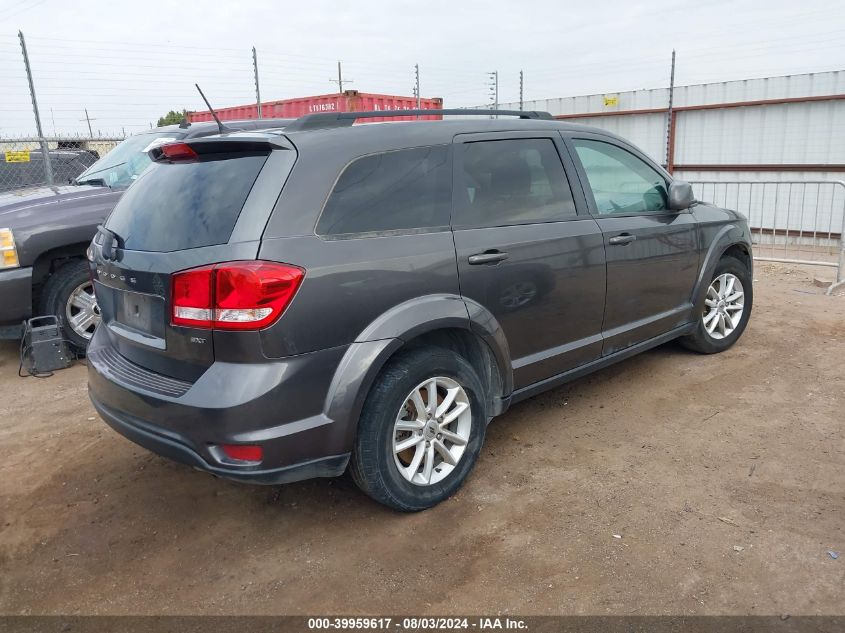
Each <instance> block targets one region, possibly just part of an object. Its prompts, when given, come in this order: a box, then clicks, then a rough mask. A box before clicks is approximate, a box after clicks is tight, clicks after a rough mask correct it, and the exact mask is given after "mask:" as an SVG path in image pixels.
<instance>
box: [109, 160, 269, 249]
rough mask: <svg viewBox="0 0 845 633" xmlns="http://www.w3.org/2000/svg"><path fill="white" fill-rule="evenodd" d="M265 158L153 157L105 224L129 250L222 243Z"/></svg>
mask: <svg viewBox="0 0 845 633" xmlns="http://www.w3.org/2000/svg"><path fill="white" fill-rule="evenodd" d="M266 160H267V156H266V155H261V156H243V157H238V158H229V159H227V160H204V161H202V162H192V163H172V164H171V163H154V164H153V165H151V166H150V168H149V169H147V170H146V171H145V172H144V173H143V174H141V176H139V177H138V180H136V181H135V183H134V184H133V185H132V186H131V187H129V189H127V190H126V193H125V194H124V196H123V197H122V198H121V199H120V202H119V203H118V204H117V206H116V207H115V209H114V211H113V212H112V214H111V216H109V219H108V222H106V226H107V228H109V229H110V230H112V231H114V232H115V233H116V234H117V235H118V236H119V237H120V238H121V240H122V241H123V244H124V247H125V248H126V249H128V250H133V251H155V252H169V251H177V250H182V249H186V248H198V247H200V246H214V245H217V244H225V243H226V242H228V241H229V237H231V235H232V230H233V229H234V228H235V222H237V220H238V215H240V212H241V209H242V208H243V206H244V202H245V201H246V198H247V196H248V195H249V192H250V190H251V189H252V185H253V184H254V183H255V179H256V178H257V177H258V173H259V172H260V171H261V167H262V166H263V165H264V162H265V161H266Z"/></svg>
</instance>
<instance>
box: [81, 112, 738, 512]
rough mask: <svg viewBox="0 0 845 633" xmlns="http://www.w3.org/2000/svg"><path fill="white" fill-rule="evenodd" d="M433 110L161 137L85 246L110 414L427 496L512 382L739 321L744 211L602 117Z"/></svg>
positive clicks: (448, 487)
mask: <svg viewBox="0 0 845 633" xmlns="http://www.w3.org/2000/svg"><path fill="white" fill-rule="evenodd" d="M409 114H410V115H414V114H415V111H411V112H402V113H401V115H402V116H407V115H409ZM443 114H444V115H460V118H453V119H449V120H442V121H412V122H396V123H377V124H376V123H373V124H367V125H352V123H353V122H354V121H355V120H356V119H367V118H370V117H376V116H378V117H384V116H386V115H385V112H375V113H354V114H318V115H310V116H306V117H303V118H301V119H298V120H296V121H294V122H293V123H291V124H290V125H289V126H288V127H286V128H285V129H284V130H283V131H280V132H277V133H271V132H265V133H257V132H252V133H246V132H244V133H237V134H229V135H223V136H219V137H208V138H202V139H197V140H191V141H186V142H180V143H174V144H170V145H164V146H161V147H157V148H154V149H152V150H151V152H150V153H151V157H152V159H153V161H154V163H153V165H152V166H151V167H150V168H149V169H148V170H146V171H145V172H144V173H143V174H142V175H141V176H140V177H139V178H138V180H137V182H136V183H135V184H134V185H133V186H132V187H130V188H129V190H128V191H127V192H126V194H125V195H124V196H123V198H122V199H121V200H120V202H119V203H118V205H117V207H116V208H115V210H114V212H113V213H112V214H111V216H110V217H109V219H108V221H107V222H106V224H105V226H104V227H101V229H100V230H99V233H98V234H97V237H96V238H95V239H94V242H93V243H92V246H91V249H90V251H89V259H90V263H91V270H92V276H93V278H94V280H95V281H94V284H95V290H96V296H97V301H98V303H99V306H100V310H101V312H102V319H103V320H102V323H101V325H100V326H98V327H97V329H96V331H95V333H94V336H93V339H92V341H91V344H90V347H89V350H88V354H89V359H90V360H89V365H88V366H89V390H90V395H91V399H92V401H93V403H94V406H95V407H96V408H97V410H98V411H99V413H100V415H101V416H102V417H103V419H104V420H105V421H106V422H107V423H108V424H109V425H111V426H112V427H113V428H114V429H115V430H117V431H118V432H119V433H121V434H123V435H125V436H126V437H128V438H129V439H131V440H133V441H134V442H137V443H138V444H140V445H142V446H144V447H146V448H148V449H150V450H152V451H155V452H157V453H159V454H162V455H165V456H167V457H170V458H172V459H175V460H177V461H180V462H183V463H186V464H189V465H191V466H194V467H196V468H199V469H201V470H205V471H208V472H211V473H213V474H215V475H219V476H222V477H227V478H230V479H236V480H241V481H248V482H255V483H263V484H279V483H283V482H290V481H296V480H300V479H305V478H310V477H330V476H336V475H340V474H341V473H343V472H344V471H345V470H347V468H348V469H349V471H350V472H351V475H352V477H353V479H354V480H355V482H356V483H357V484H358V485H359V486H360V487H361V489H362V490H364V491H365V492H366V493H367V494H368V495H370V496H371V497H373V498H374V499H376V500H377V501H379V502H381V503H384V504H386V505H388V506H390V507H393V508H396V509H399V510H421V509H424V508H428V507H430V506H432V505H434V504H436V503H438V502H440V501H442V500H444V499H446V498H447V497H448V496H449V495H451V494H453V493H454V492H455V491H456V490H457V489H458V487H459V486H460V485H461V484H462V482H463V481H464V480H465V479H466V477H467V475H468V474H469V472H470V470H471V469H472V467H473V464H474V463H475V461H476V459H477V458H478V455H479V452H480V449H481V445H482V443H483V441H484V434H485V429H486V426H487V424H488V423H489V422H490V421H491V420H492V419H493V418H494V417H496V416H498V415H501V414H502V413H503V412H504V411H505V410H507V408H508V406H509V405H511V404H512V403H514V402H517V401H519V400H522V399H524V398H527V397H529V396H532V395H534V394H537V393H539V392H541V391H544V390H546V389H550V388H552V387H556V386H558V385H560V384H562V383H565V382H567V381H570V380H572V379H574V378H577V377H580V376H583V375H585V374H587V373H589V372H592V371H595V370H597V369H600V368H602V367H606V366H607V365H609V364H611V363H615V362H617V361H619V360H622V359H625V358H628V357H630V356H632V355H634V354H637V353H639V352H642V351H643V350H646V349H649V348H652V347H654V346H656V345H660V344H661V343H665V342H667V341H670V340H672V339H676V338H679V339H680V340H681V341H682V342H683V344H684V345H686V346H687V347H690V348H691V349H694V350H696V351H699V352H704V353H713V352H720V351H723V350H725V349H727V348H728V347H730V346H731V345H733V344H734V343H735V342H736V341H737V339H738V338H739V337H740V335H741V334H742V332H743V330H744V328H745V326H746V324H747V322H748V318H749V316H750V313H751V303H752V287H751V282H752V275H751V268H752V259H751V236H750V234H749V230H748V226H747V223H746V220H745V218H743V217H742V216H741V215H739V214H737V213H735V212H733V211H729V210H725V209H721V208H718V207H716V206H713V205H711V204H706V203H703V202H697V201H695V200H694V199H693V195H692V190H691V188H690V186H689V184H687V183H685V182H681V181H677V180H673V179H672V177H671V176H670V175H669V174H668V173H666V172H665V171H664V170H663V169H662V168H661V167H659V166H658V165H656V164H655V163H654V162H653V161H651V160H650V159H649V158H648V157H647V156H645V155H644V154H643V153H642V152H640V151H639V150H637V149H636V148H635V147H633V146H631V145H630V144H628V143H627V142H625V141H624V140H622V139H620V138H619V137H617V136H614V135H612V134H609V133H607V132H603V131H601V130H597V129H592V128H588V127H583V126H579V125H572V124H568V123H563V122H559V121H554V120H551V117H550V116H549V115H548V114H545V113H535V112H530V113H526V112H510V113H505V112H501V111H499V112H496V113H495V114H496V115H498V117H500V118H489V115H490V114H491V113H489V112H488V113H483V112H481V113H477V114H476V115H475V116H473V113H469V112H467V111H444V112H443ZM388 116H389V114H388Z"/></svg>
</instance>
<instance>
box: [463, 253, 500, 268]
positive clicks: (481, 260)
mask: <svg viewBox="0 0 845 633" xmlns="http://www.w3.org/2000/svg"><path fill="white" fill-rule="evenodd" d="M507 258H508V254H507V253H502V252H501V251H485V252H483V253H476V254H475V255H470V256H469V257H468V258H467V261H468V262H469V264H470V265H471V266H479V265H482V264H498V263H499V262H503V261H505V260H506V259H507Z"/></svg>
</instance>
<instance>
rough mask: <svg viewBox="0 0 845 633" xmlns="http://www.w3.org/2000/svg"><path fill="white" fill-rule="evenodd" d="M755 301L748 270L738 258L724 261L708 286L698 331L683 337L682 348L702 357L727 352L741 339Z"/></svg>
mask: <svg viewBox="0 0 845 633" xmlns="http://www.w3.org/2000/svg"><path fill="white" fill-rule="evenodd" d="M753 298H754V290H753V287H752V279H751V273H750V271H749V270H748V268H747V267H746V266H745V264H743V263H742V262H741V261H739V260H738V259H736V258H735V257H730V256H725V257H723V258H722V259H721V260H720V261H719V263H718V264H717V265H716V270H715V271H714V272H713V277H712V279H711V280H710V283H709V284H708V287H707V290H706V295H705V298H704V305H703V307H702V309H701V314H699V315H698V319H697V321H696V328H695V331H694V332H693V333H692V334H690V335H689V336H684V337H682V338H681V339H680V341H681V344H682V345H684V347H687V348H688V349H691V350H694V351H696V352H700V353H702V354H717V353H719V352H723V351H725V350H726V349H728V348H729V347H731V346H732V345H733V344H734V343H736V342H737V340H739V337H740V336H742V333H743V331H744V330H745V326H746V325H747V324H748V319H749V317H750V316H751V307H752V304H753Z"/></svg>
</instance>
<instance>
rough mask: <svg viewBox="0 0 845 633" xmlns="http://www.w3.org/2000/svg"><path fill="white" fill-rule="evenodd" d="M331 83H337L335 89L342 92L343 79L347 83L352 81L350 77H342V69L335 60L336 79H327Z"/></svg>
mask: <svg viewBox="0 0 845 633" xmlns="http://www.w3.org/2000/svg"><path fill="white" fill-rule="evenodd" d="M329 81H331V82H332V83H336V84H337V91H338V92H340V93H342V92H343V82H344V81H345V82H346V83H348V84H351V83H353V81H354V80H352V79H344V78H343V69H342V68H341V66H340V62H339V61H338V62H337V79H329Z"/></svg>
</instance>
